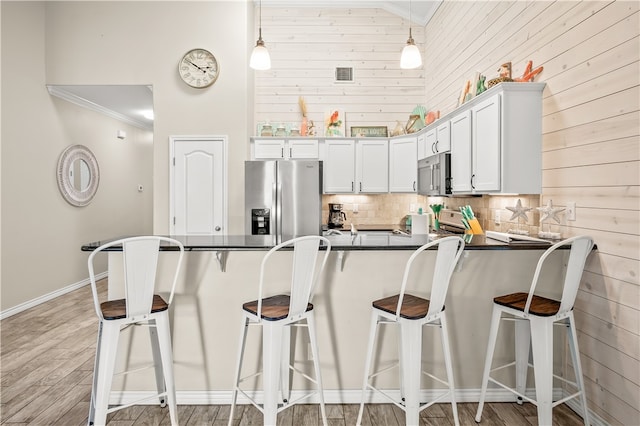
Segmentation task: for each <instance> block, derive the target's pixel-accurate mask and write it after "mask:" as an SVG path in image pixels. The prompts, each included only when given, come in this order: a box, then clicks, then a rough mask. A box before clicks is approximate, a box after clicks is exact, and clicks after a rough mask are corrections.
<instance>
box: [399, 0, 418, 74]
mask: <svg viewBox="0 0 640 426" xmlns="http://www.w3.org/2000/svg"><path fill="white" fill-rule="evenodd" d="M420 65H422V55H420V49H418V46H416V43H415V41H414V40H413V37H412V36H411V0H409V39H408V40H407V45H406V46H405V47H404V49H402V56H400V68H402V69H413V68H418V67H419V66H420Z"/></svg>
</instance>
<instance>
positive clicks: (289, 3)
mask: <svg viewBox="0 0 640 426" xmlns="http://www.w3.org/2000/svg"><path fill="white" fill-rule="evenodd" d="M254 2H255V3H256V4H258V2H259V0H254ZM441 3H442V0H412V1H405V0H345V1H341V0H324V1H316V0H262V7H323V8H336V9H353V8H366V9H370V8H375V9H384V10H386V11H387V12H390V13H393V14H394V15H398V16H401V17H403V18H405V19H409V15H411V21H412V22H413V23H414V24H418V25H427V23H428V22H429V20H430V19H431V17H432V16H433V14H434V13H435V12H436V10H437V9H438V7H439V6H440V4H441Z"/></svg>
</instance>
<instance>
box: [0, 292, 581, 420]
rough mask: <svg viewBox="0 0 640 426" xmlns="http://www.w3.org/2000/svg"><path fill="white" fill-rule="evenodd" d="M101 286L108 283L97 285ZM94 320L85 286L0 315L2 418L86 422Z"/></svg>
mask: <svg viewBox="0 0 640 426" xmlns="http://www.w3.org/2000/svg"><path fill="white" fill-rule="evenodd" d="M101 291H103V292H104V291H106V282H103V283H101ZM97 324H98V322H97V318H96V315H95V311H94V308H93V301H92V298H91V289H90V287H89V286H85V287H83V288H81V289H79V290H76V291H74V292H72V293H69V294H67V295H64V296H62V297H59V298H56V299H54V300H51V301H48V302H46V303H44V304H42V305H39V306H37V307H35V308H31V309H29V310H27V311H24V312H21V313H19V314H16V315H14V316H11V317H9V318H6V319H4V320H2V321H0V333H1V335H0V337H1V343H0V423H1V424H3V425H4V424H6V425H10V426H17V425H64V426H67V425H83V424H86V422H87V415H88V412H89V400H90V393H91V380H92V373H93V359H94V354H95V340H96V333H97ZM476 407H477V404H476V403H463V404H458V411H459V415H460V423H461V424H462V425H476V423H475V421H474V416H475V410H476ZM327 415H328V418H329V425H330V426H352V425H355V422H356V418H357V415H358V405H355V404H353V405H351V404H349V405H339V404H329V405H327ZM421 416H422V417H421V419H420V424H421V425H452V424H453V419H452V414H451V406H450V405H449V404H436V405H434V406H433V407H430V408H428V409H426V410H424V411H422V413H421ZM234 417H235V419H234V424H235V425H260V424H262V417H261V415H260V412H259V411H258V410H257V409H255V408H254V407H253V406H240V407H239V409H238V410H236V413H235V416H234ZM178 418H179V421H180V424H182V425H226V424H227V422H228V418H229V406H228V405H180V406H178ZM553 422H554V425H556V426H565V425H567V426H574V425H576V426H577V425H581V424H583V423H582V419H581V418H580V417H578V416H577V415H576V414H575V413H574V412H573V411H571V410H570V409H569V408H568V407H567V406H566V405H564V404H562V405H560V406H558V407H556V408H555V409H554V412H553ZM108 424H109V425H112V426H128V425H130V426H138V425H165V424H166V425H168V424H170V421H169V414H168V410H167V409H166V408H164V409H163V408H160V407H159V406H152V405H145V406H134V407H130V408H127V409H124V410H121V411H118V412H115V413H112V414H110V415H109V417H108ZM321 424H322V422H321V420H320V410H319V406H318V405H297V406H295V407H293V408H291V409H289V410H285V411H283V412H282V413H280V414H279V415H278V425H283V426H284V425H287V426H294V425H295V426H303V425H305V426H306V425H321ZM403 424H404V413H403V412H402V410H400V409H398V408H397V407H395V406H394V405H392V404H372V405H367V406H366V411H365V416H364V421H363V425H373V426H378V425H380V426H382V425H389V426H390V425H403ZM481 424H482V425H535V424H537V416H536V410H535V407H534V406H533V405H532V404H523V405H521V406H520V405H517V404H511V403H489V404H486V405H485V409H484V413H483V419H482V423H481Z"/></svg>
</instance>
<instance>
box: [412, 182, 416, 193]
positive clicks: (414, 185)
mask: <svg viewBox="0 0 640 426" xmlns="http://www.w3.org/2000/svg"><path fill="white" fill-rule="evenodd" d="M413 190H414V191H415V190H416V181H415V180H414V181H413Z"/></svg>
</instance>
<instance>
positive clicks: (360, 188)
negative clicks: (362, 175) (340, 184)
mask: <svg viewBox="0 0 640 426" xmlns="http://www.w3.org/2000/svg"><path fill="white" fill-rule="evenodd" d="M360 192H362V182H360Z"/></svg>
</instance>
